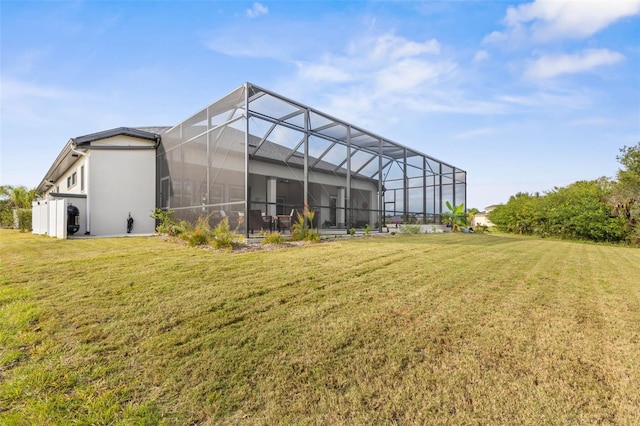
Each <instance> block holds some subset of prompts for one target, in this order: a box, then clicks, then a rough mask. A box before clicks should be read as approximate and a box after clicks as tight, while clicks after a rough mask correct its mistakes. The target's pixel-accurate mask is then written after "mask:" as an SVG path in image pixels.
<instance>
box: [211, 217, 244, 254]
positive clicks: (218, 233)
mask: <svg viewBox="0 0 640 426" xmlns="http://www.w3.org/2000/svg"><path fill="white" fill-rule="evenodd" d="M243 243H244V237H243V236H242V235H239V234H238V233H237V232H236V231H235V230H231V228H230V227H229V218H227V217H225V218H223V219H222V220H221V221H220V223H218V225H217V226H216V227H215V228H214V229H213V231H212V232H211V244H212V245H213V247H215V248H218V249H220V248H225V249H233V248H234V247H238V246H240V245H242V244H243Z"/></svg>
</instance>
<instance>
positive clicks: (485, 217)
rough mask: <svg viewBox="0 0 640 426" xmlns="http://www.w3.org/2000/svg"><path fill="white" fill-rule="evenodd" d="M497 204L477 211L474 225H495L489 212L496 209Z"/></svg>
mask: <svg viewBox="0 0 640 426" xmlns="http://www.w3.org/2000/svg"><path fill="white" fill-rule="evenodd" d="M496 207H497V205H495V204H493V205H490V206H487V207H485V208H484V211H481V212H480V213H476V214H475V215H474V216H473V226H495V225H494V224H493V222H491V221H490V220H489V213H490V212H491V210H493V209H495V208H496Z"/></svg>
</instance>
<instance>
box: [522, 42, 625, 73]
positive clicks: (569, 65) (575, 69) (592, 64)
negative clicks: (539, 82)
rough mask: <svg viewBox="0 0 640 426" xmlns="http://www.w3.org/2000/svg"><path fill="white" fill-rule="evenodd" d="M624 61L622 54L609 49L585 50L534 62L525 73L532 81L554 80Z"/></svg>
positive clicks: (547, 57)
mask: <svg viewBox="0 0 640 426" xmlns="http://www.w3.org/2000/svg"><path fill="white" fill-rule="evenodd" d="M622 60H624V56H623V55H622V54H621V53H618V52H613V51H611V50H608V49H585V50H583V51H582V52H580V53H578V54H573V55H570V54H562V55H548V56H542V57H540V58H538V59H536V60H535V61H533V62H532V63H531V64H530V66H529V68H528V69H527V70H526V71H525V76H526V77H528V78H532V79H544V78H552V77H555V76H557V75H561V74H575V73H579V72H585V71H589V70H591V69H593V68H596V67H600V66H604V65H612V64H615V63H617V62H620V61H622Z"/></svg>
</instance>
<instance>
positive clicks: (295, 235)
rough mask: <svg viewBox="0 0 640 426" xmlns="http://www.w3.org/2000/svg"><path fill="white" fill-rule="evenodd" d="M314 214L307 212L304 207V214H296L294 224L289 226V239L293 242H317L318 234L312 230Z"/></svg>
mask: <svg viewBox="0 0 640 426" xmlns="http://www.w3.org/2000/svg"><path fill="white" fill-rule="evenodd" d="M315 215H316V214H315V212H312V211H309V208H308V207H307V206H305V208H304V213H303V214H301V215H300V214H298V217H297V218H296V221H295V223H294V224H293V225H292V226H291V239H292V240H294V241H319V240H320V233H319V232H318V230H317V229H314V228H312V224H313V218H314V217H315Z"/></svg>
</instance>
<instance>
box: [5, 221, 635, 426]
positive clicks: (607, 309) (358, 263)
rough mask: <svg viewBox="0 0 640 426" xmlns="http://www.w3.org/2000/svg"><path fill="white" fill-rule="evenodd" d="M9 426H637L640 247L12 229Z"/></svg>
mask: <svg viewBox="0 0 640 426" xmlns="http://www.w3.org/2000/svg"><path fill="white" fill-rule="evenodd" d="M0 262H1V266H0V268H1V269H0V424H7V425H13V424H16V425H23V424H24V425H27V424H67V423H75V424H167V425H173V424H175V425H184V424H258V425H272V424H350V425H351V424H356V425H358V424H362V425H365V424H367V425H368V424H519V423H520V424H536V425H537V424H575V423H582V424H595V423H603V424H634V423H635V422H636V421H637V419H638V418H640V280H639V279H638V277H640V250H638V249H630V248H624V247H614V246H606V245H593V244H579V243H572V242H563V241H548V240H540V239H532V238H518V237H509V236H496V235H468V234H463V235H454V234H437V235H420V236H401V235H397V236H389V237H388V238H374V237H371V238H352V239H344V240H341V241H337V242H331V243H324V244H315V245H309V246H304V247H298V248H287V249H280V250H275V251H254V252H247V253H240V254H237V253H236V254H234V253H218V252H213V251H205V250H201V249H194V248H189V247H185V246H183V245H178V244H172V243H168V242H163V241H161V240H160V239H159V238H114V239H87V240H68V241H63V240H56V239H49V238H46V237H41V236H33V235H30V234H21V233H18V232H15V231H7V230H0Z"/></svg>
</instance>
